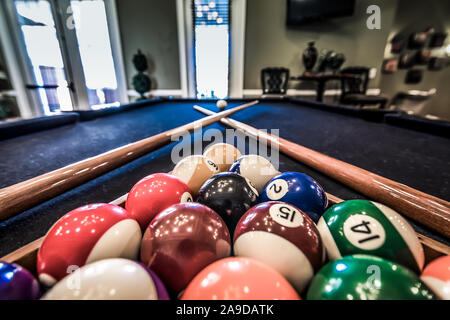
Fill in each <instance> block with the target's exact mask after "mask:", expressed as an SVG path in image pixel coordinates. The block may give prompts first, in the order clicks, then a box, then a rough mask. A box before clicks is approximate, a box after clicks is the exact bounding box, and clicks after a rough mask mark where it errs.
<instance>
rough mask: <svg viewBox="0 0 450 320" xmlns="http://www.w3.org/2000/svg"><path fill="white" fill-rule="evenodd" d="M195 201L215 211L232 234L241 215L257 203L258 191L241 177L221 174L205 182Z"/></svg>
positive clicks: (227, 173) (233, 174)
mask: <svg viewBox="0 0 450 320" xmlns="http://www.w3.org/2000/svg"><path fill="white" fill-rule="evenodd" d="M196 200H197V202H199V203H202V204H204V205H206V206H208V207H210V208H211V209H213V210H214V211H216V212H217V213H218V214H219V215H220V216H221V217H222V219H223V220H224V221H225V223H226V224H227V226H228V229H229V230H230V232H233V231H234V229H235V228H236V224H237V223H238V221H239V219H240V218H241V217H242V215H243V214H244V213H245V212H246V211H247V210H248V209H250V208H251V207H253V206H254V205H255V204H256V203H257V202H258V191H256V189H255V188H254V187H253V186H252V185H251V182H250V181H249V180H248V179H246V178H244V177H243V176H241V175H239V174H237V173H234V172H222V173H218V174H216V175H214V176H212V177H211V178H210V179H208V180H207V181H206V182H205V184H204V185H203V186H202V187H201V188H200V191H199V192H198V196H197V199H196Z"/></svg>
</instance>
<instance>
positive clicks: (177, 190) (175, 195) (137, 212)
mask: <svg viewBox="0 0 450 320" xmlns="http://www.w3.org/2000/svg"><path fill="white" fill-rule="evenodd" d="M192 201H193V198H192V196H191V194H190V192H189V187H188V186H187V185H186V184H185V183H184V182H183V181H181V180H180V179H179V178H177V177H175V176H173V175H170V174H167V173H155V174H151V175H149V176H147V177H145V178H143V179H141V180H140V181H139V182H138V183H136V184H135V185H134V186H133V188H132V189H131V191H130V192H129V193H128V197H127V201H126V204H125V209H126V210H127V212H128V213H129V216H130V217H131V218H133V219H136V220H137V222H139V225H140V226H141V229H142V230H143V231H145V229H146V228H147V226H148V224H149V223H150V221H151V220H152V219H153V218H154V217H155V216H156V215H157V214H158V213H160V212H161V211H163V210H164V209H166V208H167V207H170V206H171V205H173V204H176V203H180V202H192Z"/></svg>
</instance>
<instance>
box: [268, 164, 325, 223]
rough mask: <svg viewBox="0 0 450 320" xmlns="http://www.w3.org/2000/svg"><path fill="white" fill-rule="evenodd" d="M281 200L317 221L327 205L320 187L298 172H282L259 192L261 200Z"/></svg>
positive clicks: (311, 179)
mask: <svg viewBox="0 0 450 320" xmlns="http://www.w3.org/2000/svg"><path fill="white" fill-rule="evenodd" d="M265 201H283V202H286V203H289V204H291V205H293V206H295V207H297V208H299V209H300V210H302V211H303V212H305V213H306V214H307V215H308V216H309V217H310V218H311V219H312V220H313V221H314V222H316V223H317V221H318V220H319V218H320V216H321V215H322V214H323V213H324V211H325V210H326V208H327V205H328V199H327V196H326V194H325V191H324V190H323V189H322V187H321V186H320V185H319V184H318V183H317V182H316V181H315V180H314V179H313V178H311V177H310V176H307V175H306V174H304V173H300V172H284V173H281V174H279V175H277V176H275V177H273V178H272V179H271V180H270V181H269V182H268V183H267V184H266V186H265V188H264V190H263V192H262V194H261V202H265Z"/></svg>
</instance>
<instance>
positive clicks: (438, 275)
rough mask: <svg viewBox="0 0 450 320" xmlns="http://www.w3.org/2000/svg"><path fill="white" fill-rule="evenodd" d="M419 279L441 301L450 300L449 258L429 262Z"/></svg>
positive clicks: (444, 257)
mask: <svg viewBox="0 0 450 320" xmlns="http://www.w3.org/2000/svg"><path fill="white" fill-rule="evenodd" d="M420 279H421V280H422V281H423V282H425V283H426V284H427V285H428V287H430V288H431V289H432V290H433V291H434V293H435V294H436V295H437V296H438V297H439V298H440V299H442V300H450V256H443V257H440V258H437V259H436V260H433V261H431V262H430V263H429V264H428V265H427V266H426V267H425V269H424V270H423V272H422V275H421V276H420Z"/></svg>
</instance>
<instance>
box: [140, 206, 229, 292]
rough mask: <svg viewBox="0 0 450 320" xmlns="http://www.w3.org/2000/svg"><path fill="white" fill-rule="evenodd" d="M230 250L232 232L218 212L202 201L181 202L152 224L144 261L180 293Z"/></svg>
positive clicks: (143, 248)
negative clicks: (195, 277) (193, 279)
mask: <svg viewBox="0 0 450 320" xmlns="http://www.w3.org/2000/svg"><path fill="white" fill-rule="evenodd" d="M230 251H231V244H230V234H229V232H228V229H227V227H226V225H225V222H224V221H223V220H222V219H221V218H220V216H219V215H218V214H217V213H215V212H214V211H213V210H212V209H210V208H208V207H207V206H204V205H202V204H199V203H195V202H192V203H180V204H176V205H173V206H171V207H169V208H167V209H166V210H164V211H163V212H161V213H160V214H158V215H157V216H156V217H155V218H154V219H153V220H152V222H151V223H150V224H149V226H148V228H147V230H146V231H145V233H144V237H143V239H142V245H141V261H142V262H143V263H144V264H145V265H146V266H148V267H149V268H150V269H151V270H153V271H154V272H155V273H156V274H157V275H158V276H159V277H160V278H161V280H162V281H163V282H164V284H165V285H166V286H167V288H168V289H169V291H171V292H172V293H173V294H175V295H176V294H178V293H179V292H180V291H181V290H183V289H184V288H185V287H186V286H187V284H188V283H189V281H190V280H191V279H192V278H193V277H194V276H195V275H196V274H197V273H198V272H200V270H202V269H203V268H204V267H206V266H207V265H209V264H210V263H212V262H214V261H216V260H218V259H220V258H223V257H226V256H229V255H230Z"/></svg>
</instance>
